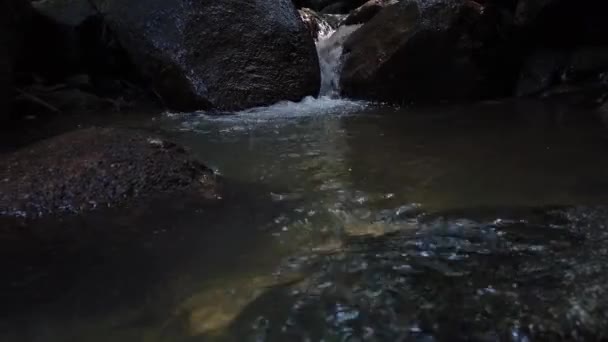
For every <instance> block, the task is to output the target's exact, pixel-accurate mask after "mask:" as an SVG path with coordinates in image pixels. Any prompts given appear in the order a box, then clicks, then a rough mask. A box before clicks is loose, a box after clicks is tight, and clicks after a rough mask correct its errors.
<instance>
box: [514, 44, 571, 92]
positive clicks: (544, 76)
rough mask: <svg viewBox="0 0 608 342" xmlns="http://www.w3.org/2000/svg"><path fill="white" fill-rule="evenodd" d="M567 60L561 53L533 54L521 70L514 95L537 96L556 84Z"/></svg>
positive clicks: (549, 51)
mask: <svg viewBox="0 0 608 342" xmlns="http://www.w3.org/2000/svg"><path fill="white" fill-rule="evenodd" d="M567 58H568V57H567V55H566V53H564V52H563V51H555V50H540V51H537V52H535V53H533V54H532V55H531V56H530V57H528V58H527V60H526V62H525V64H524V66H523V68H522V71H521V73H520V78H519V81H518V84H517V89H516V91H515V95H516V96H527V95H534V94H538V93H540V92H541V91H543V90H546V89H547V88H549V87H550V86H552V85H554V84H556V83H557V82H558V80H559V78H560V74H561V72H562V71H563V68H564V66H565V64H566V63H567V62H566V61H567Z"/></svg>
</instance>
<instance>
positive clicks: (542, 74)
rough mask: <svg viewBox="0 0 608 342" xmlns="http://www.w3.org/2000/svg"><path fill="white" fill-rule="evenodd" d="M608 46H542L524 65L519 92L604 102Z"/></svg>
mask: <svg viewBox="0 0 608 342" xmlns="http://www.w3.org/2000/svg"><path fill="white" fill-rule="evenodd" d="M607 73H608V48H605V47H592V46H588V47H581V48H578V49H575V50H573V51H566V50H548V49H545V50H539V51H537V52H536V53H534V54H533V55H531V56H530V57H529V58H528V60H527V62H526V63H525V64H524V68H523V69H522V72H521V75H520V80H519V83H518V86H517V90H516V95H517V96H527V95H542V96H543V97H561V98H562V99H564V98H565V97H566V95H567V97H573V98H575V99H577V100H576V101H574V102H580V103H588V104H593V103H594V102H598V103H601V102H603V98H604V97H605V94H606V93H608V84H607V83H606V81H607Z"/></svg>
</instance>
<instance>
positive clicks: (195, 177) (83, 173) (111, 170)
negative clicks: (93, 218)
mask: <svg viewBox="0 0 608 342" xmlns="http://www.w3.org/2000/svg"><path fill="white" fill-rule="evenodd" d="M180 190H181V191H194V192H195V193H200V194H201V195H202V198H206V199H214V198H217V197H218V184H217V182H216V179H215V176H214V174H213V172H212V171H211V170H210V169H208V168H206V167H205V166H204V165H202V164H200V163H199V162H197V161H195V160H193V159H192V158H190V156H189V155H188V154H187V153H186V152H185V151H184V150H183V149H182V148H180V147H179V146H176V145H175V144H172V143H170V142H166V141H164V140H162V139H161V138H159V137H157V136H155V135H152V134H148V133H145V132H140V131H136V130H129V129H117V128H89V129H84V130H78V131H74V132H70V133H67V134H63V135H60V136H57V137H54V138H51V139H48V140H45V141H42V142H39V143H36V144H34V145H32V146H26V147H24V148H22V149H20V150H17V151H15V152H13V153H12V154H10V155H4V156H0V215H9V216H27V217H40V216H44V215H49V214H62V213H72V212H80V211H84V210H91V209H94V208H97V207H105V206H114V205H118V204H121V203H123V202H125V201H129V200H133V199H134V198H135V197H145V196H153V195H158V194H160V193H164V192H172V191H180Z"/></svg>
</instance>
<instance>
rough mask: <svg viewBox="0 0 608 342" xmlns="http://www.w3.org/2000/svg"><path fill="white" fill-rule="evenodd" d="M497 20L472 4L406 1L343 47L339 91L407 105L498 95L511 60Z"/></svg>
mask: <svg viewBox="0 0 608 342" xmlns="http://www.w3.org/2000/svg"><path fill="white" fill-rule="evenodd" d="M494 27H496V25H495V22H494V18H491V17H487V16H486V14H485V11H484V9H483V7H482V6H481V5H479V4H478V3H475V2H471V1H466V0H438V1H423V0H404V1H401V2H400V3H398V4H395V5H392V6H389V7H386V8H385V9H383V10H382V11H381V12H380V13H379V14H377V15H376V16H375V17H374V18H373V19H372V20H371V21H370V22H368V23H367V24H365V25H364V26H363V27H362V28H360V29H359V30H357V31H356V32H355V33H354V34H353V35H352V36H350V38H349V39H348V40H347V41H346V43H345V46H344V52H345V55H344V64H343V69H342V75H341V80H340V83H341V89H342V92H343V94H344V95H346V96H349V97H354V98H363V99H370V100H379V101H389V102H396V103H404V102H430V101H433V102H435V101H443V100H447V101H461V100H472V99H478V98H483V97H489V96H496V95H500V94H501V93H502V91H503V88H507V89H509V90H510V89H511V87H510V86H508V85H507V86H506V87H505V84H508V83H511V82H514V81H515V80H506V79H504V78H503V76H504V75H503V74H502V73H500V72H498V73H496V71H497V70H498V71H500V70H501V68H500V66H499V64H500V63H502V61H504V60H508V58H507V57H506V56H500V55H499V52H498V50H493V49H492V48H491V47H490V45H491V44H487V42H493V41H496V39H495V36H496V32H495V30H494ZM499 57H500V58H499Z"/></svg>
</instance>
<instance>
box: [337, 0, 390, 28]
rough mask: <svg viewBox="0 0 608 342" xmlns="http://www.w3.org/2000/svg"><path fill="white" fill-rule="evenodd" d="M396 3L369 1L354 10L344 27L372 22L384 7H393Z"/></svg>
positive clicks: (388, 0)
mask: <svg viewBox="0 0 608 342" xmlns="http://www.w3.org/2000/svg"><path fill="white" fill-rule="evenodd" d="M396 2H397V0H369V1H368V2H366V3H364V4H363V5H361V6H359V7H357V8H356V9H354V10H353V11H352V12H351V13H350V14H349V15H348V17H346V19H344V21H343V22H342V25H357V24H364V23H366V22H368V21H370V20H371V19H372V18H373V17H374V16H375V15H376V14H378V13H379V12H380V10H382V9H383V8H384V7H387V6H389V5H393V4H395V3H396Z"/></svg>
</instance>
